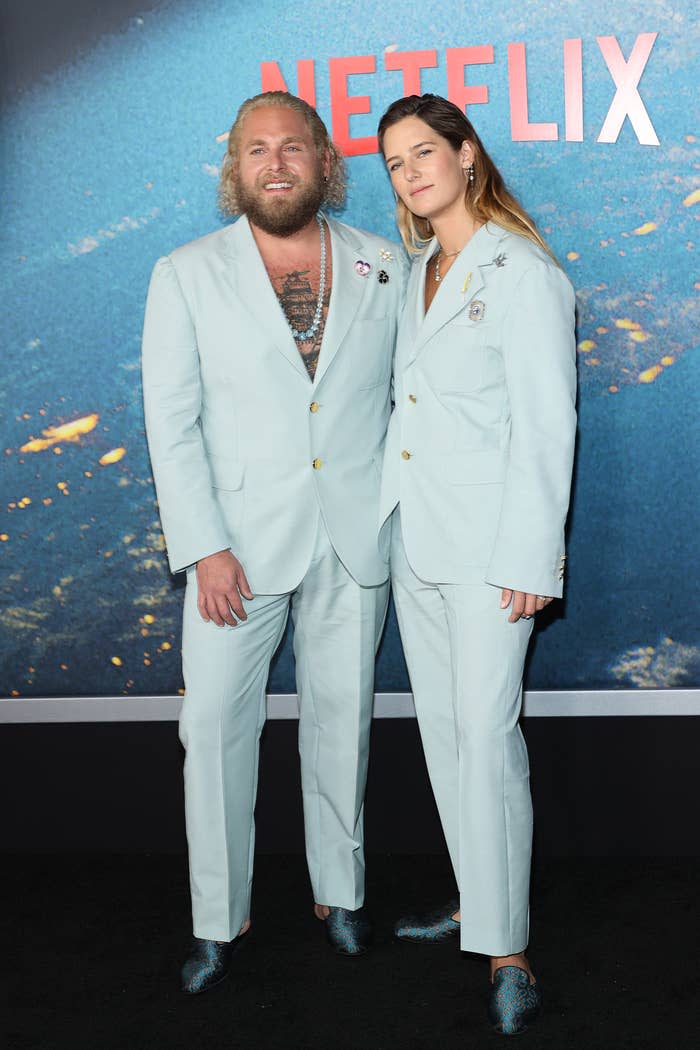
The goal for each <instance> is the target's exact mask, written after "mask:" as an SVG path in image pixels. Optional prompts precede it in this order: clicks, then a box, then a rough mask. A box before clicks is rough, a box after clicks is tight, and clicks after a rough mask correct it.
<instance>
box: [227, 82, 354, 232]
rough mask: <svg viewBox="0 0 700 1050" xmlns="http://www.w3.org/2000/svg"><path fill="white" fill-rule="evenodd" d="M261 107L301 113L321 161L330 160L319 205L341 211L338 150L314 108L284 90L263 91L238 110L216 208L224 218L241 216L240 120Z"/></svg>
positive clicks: (341, 178) (342, 178)
mask: <svg viewBox="0 0 700 1050" xmlns="http://www.w3.org/2000/svg"><path fill="white" fill-rule="evenodd" d="M260 106H280V107H284V108H285V109H291V110H293V111H294V112H295V113H300V114H301V115H302V117H303V118H304V120H305V121H306V124H307V127H308V129H309V131H310V132H311V135H312V137H313V140H314V145H315V146H316V152H317V153H318V157H319V160H320V161H322V160H323V158H324V157H325V156H326V155H327V156H328V160H329V172H328V179H327V181H326V182H325V183H324V194H323V201H322V203H323V204H325V205H326V207H329V208H340V207H341V206H342V204H343V202H344V200H345V162H344V160H343V156H342V154H341V153H340V151H339V150H338V148H337V147H336V146H335V145H334V144H333V142H332V141H331V138H330V135H329V134H328V132H327V130H326V125H325V124H324V123H323V121H322V120H321V118H320V117H319V115H318V113H317V112H316V110H315V109H314V108H313V106H310V105H309V104H308V102H304V100H303V99H302V98H297V96H296V95H290V94H289V93H288V92H287V91H266V92H264V93H263V94H261V95H254V96H253V97H252V98H249V99H246V101H245V102H244V103H243V105H242V106H241V108H240V109H239V110H238V113H237V115H236V119H235V121H234V123H233V127H232V128H231V131H230V132H229V136H228V148H227V150H226V156H225V157H224V163H223V164H222V167H221V178H220V180H219V207H220V208H221V211H222V212H224V214H225V215H238V214H240V210H241V209H240V205H239V201H238V194H237V192H236V172H237V164H238V149H239V146H240V136H241V127H242V124H243V121H244V120H245V118H246V117H247V116H248V114H249V113H252V112H253V110H254V109H259V108H260Z"/></svg>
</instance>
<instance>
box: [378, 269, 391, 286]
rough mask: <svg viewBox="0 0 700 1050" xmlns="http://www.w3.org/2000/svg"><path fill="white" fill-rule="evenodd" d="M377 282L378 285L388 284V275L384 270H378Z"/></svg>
mask: <svg viewBox="0 0 700 1050" xmlns="http://www.w3.org/2000/svg"><path fill="white" fill-rule="evenodd" d="M377 280H378V281H379V283H380V284H388V283H389V274H388V273H387V272H386V270H380V271H379V273H378V274H377Z"/></svg>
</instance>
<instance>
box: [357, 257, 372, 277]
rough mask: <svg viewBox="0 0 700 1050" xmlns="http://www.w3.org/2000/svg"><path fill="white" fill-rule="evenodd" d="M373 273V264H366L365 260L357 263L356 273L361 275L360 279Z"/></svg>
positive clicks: (359, 260)
mask: <svg viewBox="0 0 700 1050" xmlns="http://www.w3.org/2000/svg"><path fill="white" fill-rule="evenodd" d="M371 271H372V264H371V263H368V262H365V260H364V259H358V260H357V262H356V263H355V273H356V274H359V276H360V277H366V276H367V275H368V274H369V273H371Z"/></svg>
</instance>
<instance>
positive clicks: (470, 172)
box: [462, 164, 474, 186]
mask: <svg viewBox="0 0 700 1050" xmlns="http://www.w3.org/2000/svg"><path fill="white" fill-rule="evenodd" d="M462 170H463V171H464V177H465V179H468V180H469V185H470V186H473V185H474V165H473V164H470V165H469V167H468V168H463V169H462Z"/></svg>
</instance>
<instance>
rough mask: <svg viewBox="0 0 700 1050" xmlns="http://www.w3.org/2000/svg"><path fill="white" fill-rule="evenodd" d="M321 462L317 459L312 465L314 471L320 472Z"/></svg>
mask: <svg viewBox="0 0 700 1050" xmlns="http://www.w3.org/2000/svg"><path fill="white" fill-rule="evenodd" d="M321 462H322V461H321V460H320V459H315V460H314V461H313V463H312V464H311V466H312V467H313V468H314V470H320V469H321Z"/></svg>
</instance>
